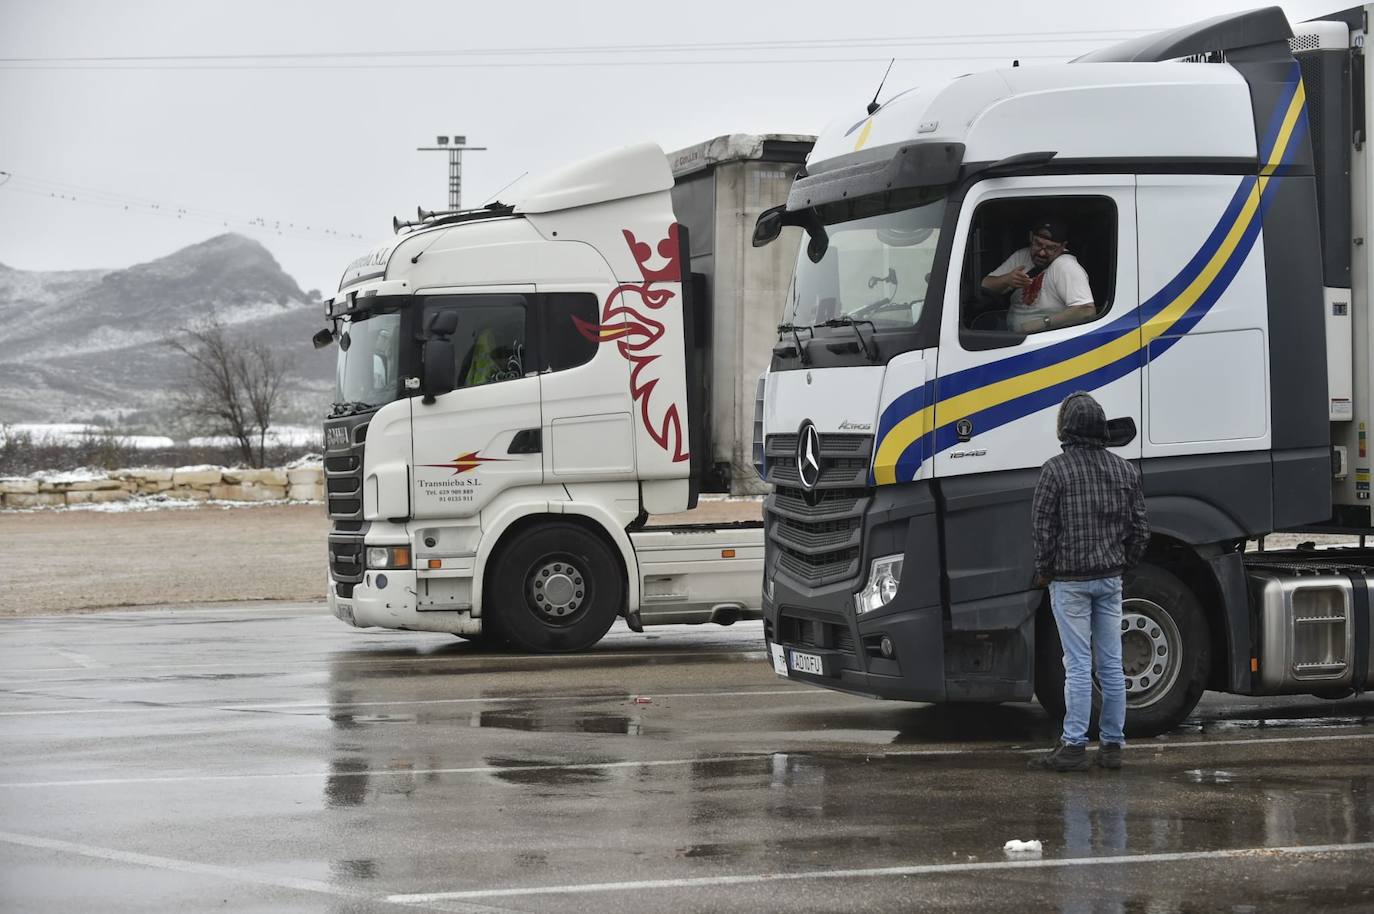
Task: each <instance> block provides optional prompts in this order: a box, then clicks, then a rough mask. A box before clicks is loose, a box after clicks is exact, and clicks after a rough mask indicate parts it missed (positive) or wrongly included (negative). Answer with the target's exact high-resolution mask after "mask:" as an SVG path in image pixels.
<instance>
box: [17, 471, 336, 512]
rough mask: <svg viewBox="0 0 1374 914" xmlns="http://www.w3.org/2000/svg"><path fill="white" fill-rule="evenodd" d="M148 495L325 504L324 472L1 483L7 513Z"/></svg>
mask: <svg viewBox="0 0 1374 914" xmlns="http://www.w3.org/2000/svg"><path fill="white" fill-rule="evenodd" d="M146 495H165V496H167V497H168V498H175V499H181V500H190V501H211V500H214V501H245V502H251V501H310V502H322V501H324V471H323V469H322V467H321V466H320V465H319V464H315V465H311V466H302V467H291V468H289V469H288V468H279V469H265V470H233V469H228V470H226V469H223V468H221V467H181V468H178V469H175V470H163V469H135V470H114V471H112V472H111V473H110V474H109V475H108V476H105V477H95V476H87V475H85V474H82V475H79V476H78V475H75V474H74V475H72V476H70V477H64V476H61V475H52V476H50V477H42V476H39V477H29V478H8V479H0V506H3V507H6V508H38V507H60V506H64V505H84V504H92V503H98V502H110V501H128V500H129V499H132V498H134V497H135V496H146Z"/></svg>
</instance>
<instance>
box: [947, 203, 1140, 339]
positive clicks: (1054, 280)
mask: <svg viewBox="0 0 1374 914" xmlns="http://www.w3.org/2000/svg"><path fill="white" fill-rule="evenodd" d="M968 237H969V240H968V247H967V249H966V250H965V253H964V265H963V271H962V274H961V278H960V284H959V303H960V307H959V326H960V337H961V338H962V339H963V340H964V341H965V343H966V344H968V345H970V347H971V348H979V349H986V348H993V347H996V346H1012V345H1016V344H1017V343H1019V342H1021V340H1023V339H1025V338H1026V336H1028V335H1031V334H1035V333H1042V332H1045V331H1047V330H1056V329H1060V328H1063V327H1070V326H1075V325H1079V324H1087V323H1091V322H1093V321H1096V320H1098V319H1100V318H1101V317H1102V316H1103V315H1104V314H1106V313H1107V312H1108V310H1110V308H1111V304H1112V294H1113V291H1114V290H1115V288H1116V252H1117V247H1116V246H1117V211H1116V205H1115V204H1114V203H1113V202H1112V200H1111V199H1110V198H1108V197H1102V196H1055V197H1042V196H1036V197H1008V198H1002V199H997V200H988V201H985V202H983V203H981V204H979V206H978V208H977V209H976V210H975V211H974V214H973V221H972V223H971V225H970V229H969V236H968Z"/></svg>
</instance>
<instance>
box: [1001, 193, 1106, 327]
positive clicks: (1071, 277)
mask: <svg viewBox="0 0 1374 914" xmlns="http://www.w3.org/2000/svg"><path fill="white" fill-rule="evenodd" d="M1068 240H1069V229H1068V226H1067V225H1065V224H1064V223H1063V222H1061V221H1060V220H1058V219H1050V218H1045V219H1038V220H1036V221H1035V223H1034V224H1033V225H1032V226H1031V230H1030V244H1029V245H1028V246H1027V247H1024V248H1021V249H1020V250H1019V251H1017V252H1016V253H1015V254H1012V255H1011V256H1010V257H1008V258H1007V259H1006V261H1005V262H1004V263H1003V264H1002V265H1001V266H1000V267H998V268H997V269H996V270H994V271H993V272H992V273H989V274H988V275H987V276H985V277H983V288H984V289H986V290H987V291H989V292H992V293H994V294H997V295H1004V294H1006V293H1007V292H1010V293H1011V307H1010V309H1009V310H1008V311H1007V329H1008V330H1011V331H1013V332H1015V333H1039V332H1041V331H1042V330H1052V329H1054V328H1055V327H1068V326H1071V325H1073V324H1081V323H1083V322H1084V321H1090V320H1092V319H1093V317H1094V316H1095V315H1096V314H1097V306H1096V305H1095V304H1094V302H1093V290H1092V287H1091V286H1090V285H1089V283H1088V273H1087V271H1086V270H1084V269H1083V267H1082V266H1081V265H1080V264H1079V263H1078V258H1077V257H1075V256H1073V255H1072V254H1070V253H1068Z"/></svg>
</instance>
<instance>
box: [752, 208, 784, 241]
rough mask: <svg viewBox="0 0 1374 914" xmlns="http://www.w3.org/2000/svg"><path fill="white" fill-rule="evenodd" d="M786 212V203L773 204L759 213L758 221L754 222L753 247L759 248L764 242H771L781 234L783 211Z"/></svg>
mask: <svg viewBox="0 0 1374 914" xmlns="http://www.w3.org/2000/svg"><path fill="white" fill-rule="evenodd" d="M785 212H787V204H785V203H784V204H783V205H781V206H774V207H772V208H771V209H766V210H764V211H763V212H761V213H759V218H758V221H757V222H755V223H754V242H753V243H754V247H756V248H761V247H763V246H764V245H766V244H772V243H773V242H774V241H776V240H777V238H778V236H779V235H781V234H782V226H783V219H782V217H783V213H785Z"/></svg>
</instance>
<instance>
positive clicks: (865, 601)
mask: <svg viewBox="0 0 1374 914" xmlns="http://www.w3.org/2000/svg"><path fill="white" fill-rule="evenodd" d="M902 559H903V556H900V555H885V556H883V557H882V558H878V559H874V560H873V564H872V566H870V567H869V570H868V584H867V586H865V587H864V589H863V590H861V591H859V592H858V593H856V594H854V612H856V613H858V614H859V615H861V616H862V615H863V614H864V613H866V612H872V611H873V610H875V609H882V608H883V607H884V606H886V605H887V604H889V603H891V602H892V601H893V599H894V598H895V597H896V596H897V588H898V587H899V586H901V583H902Z"/></svg>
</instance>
